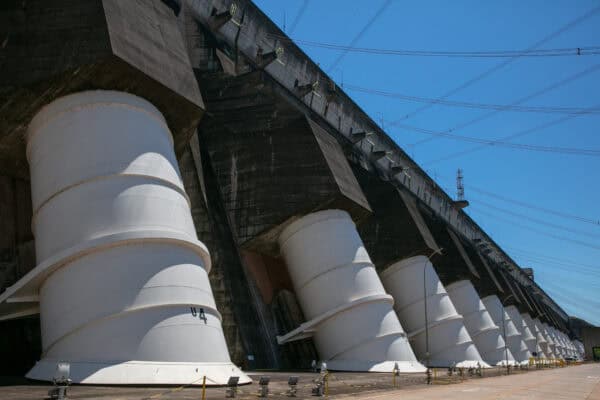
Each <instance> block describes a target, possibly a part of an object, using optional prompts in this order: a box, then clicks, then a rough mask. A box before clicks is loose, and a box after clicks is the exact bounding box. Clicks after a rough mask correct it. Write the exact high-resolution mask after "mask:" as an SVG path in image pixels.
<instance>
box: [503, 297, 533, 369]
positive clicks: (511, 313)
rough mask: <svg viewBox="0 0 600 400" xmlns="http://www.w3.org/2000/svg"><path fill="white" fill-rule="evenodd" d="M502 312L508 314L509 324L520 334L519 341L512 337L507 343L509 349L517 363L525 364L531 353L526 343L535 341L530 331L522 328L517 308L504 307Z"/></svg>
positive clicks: (521, 319)
mask: <svg viewBox="0 0 600 400" xmlns="http://www.w3.org/2000/svg"><path fill="white" fill-rule="evenodd" d="M504 311H505V312H506V313H507V314H508V317H509V318H510V320H511V323H513V324H514V326H515V328H516V330H517V331H518V332H519V334H520V337H519V339H520V340H518V341H517V340H516V338H515V337H513V339H512V343H511V342H510V341H509V343H510V345H509V347H510V349H511V351H512V353H513V356H514V357H515V359H516V360H517V361H520V362H521V363H527V362H529V359H530V358H531V351H530V350H529V345H528V344H527V341H530V342H531V339H533V340H535V338H534V337H533V335H532V334H531V331H529V328H526V327H524V325H523V318H521V314H520V313H519V310H518V309H517V307H515V306H514V305H511V306H508V307H505V308H504Z"/></svg>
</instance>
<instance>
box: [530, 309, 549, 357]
mask: <svg viewBox="0 0 600 400" xmlns="http://www.w3.org/2000/svg"><path fill="white" fill-rule="evenodd" d="M533 324H534V326H535V330H536V334H537V338H538V344H539V345H540V347H541V348H542V351H543V352H544V354H545V355H546V358H554V353H552V351H551V349H550V347H549V346H548V338H547V337H546V335H545V334H544V327H543V326H542V322H541V321H540V320H539V318H535V319H534V320H533Z"/></svg>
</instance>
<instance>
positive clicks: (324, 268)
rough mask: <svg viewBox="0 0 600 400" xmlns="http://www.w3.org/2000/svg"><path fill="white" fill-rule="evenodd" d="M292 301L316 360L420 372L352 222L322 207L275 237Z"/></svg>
mask: <svg viewBox="0 0 600 400" xmlns="http://www.w3.org/2000/svg"><path fill="white" fill-rule="evenodd" d="M279 244H280V248H281V253H282V255H283V257H284V259H285V262H286V264H287V267H288V271H289V273H290V276H291V279H292V282H293V285H294V288H295V291H296V294H297V296H298V301H299V303H300V306H301V307H302V311H303V312H304V315H305V317H306V318H307V319H309V321H308V322H307V323H306V324H305V325H306V326H311V329H312V330H313V332H314V336H313V339H314V342H315V345H316V347H317V351H318V352H319V356H320V357H321V359H323V360H324V361H326V362H327V366H328V368H330V369H334V370H345V371H378V372H384V371H392V370H393V368H394V364H395V363H398V366H399V367H400V370H401V371H406V372H422V371H425V368H424V367H423V365H421V364H420V363H419V362H417V360H416V357H415V355H414V353H413V351H412V349H411V347H410V345H409V343H408V339H407V338H406V334H405V333H404V331H403V329H402V326H401V325H400V322H399V321H398V317H397V316H396V313H395V312H394V310H393V308H392V305H393V299H392V297H391V296H390V295H388V294H386V293H385V290H384V288H383V285H382V284H381V281H380V279H379V276H378V275H377V272H376V271H375V268H374V266H373V263H372V262H371V259H370V257H369V255H368V254H367V251H366V249H365V248H364V245H363V243H362V240H361V239H360V237H359V235H358V232H357V231H356V226H355V225H354V222H353V221H352V219H351V218H350V215H349V214H348V213H347V212H345V211H340V210H326V211H319V212H315V213H312V214H309V215H306V216H304V217H302V218H300V219H299V220H296V221H294V222H292V223H291V224H290V225H288V226H287V227H286V228H285V229H284V230H283V232H282V233H281V235H280V237H279Z"/></svg>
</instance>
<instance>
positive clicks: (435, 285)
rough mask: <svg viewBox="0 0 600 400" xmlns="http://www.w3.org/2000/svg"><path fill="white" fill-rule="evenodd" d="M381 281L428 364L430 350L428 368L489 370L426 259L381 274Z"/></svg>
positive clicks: (414, 259)
mask: <svg viewBox="0 0 600 400" xmlns="http://www.w3.org/2000/svg"><path fill="white" fill-rule="evenodd" d="M381 280H382V282H383V286H384V287H385V289H386V290H387V292H388V293H390V294H391V295H392V297H393V298H394V300H395V303H394V309H395V310H396V312H397V313H398V317H399V318H400V322H401V323H402V326H403V327H404V328H405V329H406V330H407V332H408V336H409V338H410V342H411V344H412V347H413V349H414V350H415V353H416V354H417V357H418V358H419V359H420V360H426V358H427V355H426V352H427V348H428V349H429V360H428V361H429V366H435V367H449V366H453V365H455V366H457V367H475V366H477V365H478V364H479V365H480V366H482V367H488V365H487V364H486V363H485V362H484V361H483V359H482V358H481V355H480V354H479V351H478V350H477V348H476V346H475V344H474V343H473V341H472V340H471V337H470V335H469V332H468V331H467V329H466V328H465V325H464V322H463V318H462V317H461V316H460V315H459V314H458V313H457V312H456V309H455V308H454V305H453V304H452V300H451V299H450V297H449V296H448V294H447V293H446V289H444V286H443V285H442V283H441V282H440V279H439V277H438V275H437V273H436V272H435V270H434V269H433V266H432V265H431V262H430V261H429V260H428V259H427V257H425V256H416V257H411V258H408V259H405V260H402V261H400V262H397V263H395V264H393V265H391V266H389V267H388V268H387V269H386V270H385V271H384V272H383V273H381ZM424 280H425V282H423V281H424ZM424 290H426V293H424V292H423V291H424ZM425 294H426V295H427V326H428V331H427V332H426V331H425V304H424V297H425ZM426 340H428V346H427V343H426Z"/></svg>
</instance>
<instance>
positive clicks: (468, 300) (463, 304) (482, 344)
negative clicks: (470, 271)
mask: <svg viewBox="0 0 600 400" xmlns="http://www.w3.org/2000/svg"><path fill="white" fill-rule="evenodd" d="M446 291H447V292H448V295H449V296H450V298H451V299H452V303H453V304H454V307H456V311H458V312H459V313H460V314H461V315H462V316H463V318H464V322H465V326H466V328H467V330H468V331H469V334H470V335H471V338H472V339H473V342H475V345H476V346H477V349H478V350H479V353H480V354H481V357H483V359H484V360H485V361H486V362H487V363H488V364H490V365H504V364H506V360H507V359H508V362H509V363H514V362H515V359H514V357H513V355H512V353H511V351H510V349H508V351H506V350H507V349H506V346H505V343H504V339H503V338H502V335H501V332H500V328H498V326H497V325H496V324H495V323H494V321H493V320H492V317H491V316H490V314H489V313H488V310H487V309H486V308H485V305H484V304H483V303H482V301H481V299H480V298H479V295H478V294H477V291H475V288H474V287H473V284H472V283H471V281H469V280H462V281H457V282H454V283H451V284H450V285H448V286H446Z"/></svg>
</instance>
